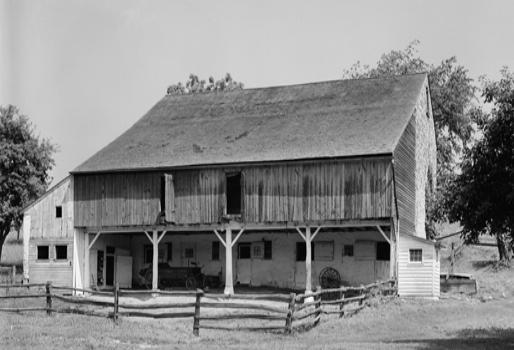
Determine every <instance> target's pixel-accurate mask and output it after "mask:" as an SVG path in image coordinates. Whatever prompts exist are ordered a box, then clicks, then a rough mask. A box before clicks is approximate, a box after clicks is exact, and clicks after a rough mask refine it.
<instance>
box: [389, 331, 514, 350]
mask: <svg viewBox="0 0 514 350" xmlns="http://www.w3.org/2000/svg"><path fill="white" fill-rule="evenodd" d="M392 343H393V344H398V345H400V344H402V345H409V344H412V346H413V348H415V349H514V328H505V329H504V328H488V329H483V328H478V329H463V330H461V331H458V332H456V333H455V334H454V337H452V338H446V339H409V340H398V341H393V342H392Z"/></svg>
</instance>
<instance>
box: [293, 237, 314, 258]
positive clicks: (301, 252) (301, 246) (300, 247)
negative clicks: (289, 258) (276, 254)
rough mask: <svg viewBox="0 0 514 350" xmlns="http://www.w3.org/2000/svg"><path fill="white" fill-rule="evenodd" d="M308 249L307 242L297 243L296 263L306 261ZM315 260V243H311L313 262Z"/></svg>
mask: <svg viewBox="0 0 514 350" xmlns="http://www.w3.org/2000/svg"><path fill="white" fill-rule="evenodd" d="M306 257H307V249H306V245H305V242H296V261H305V258H306ZM312 260H314V242H311V261H312Z"/></svg>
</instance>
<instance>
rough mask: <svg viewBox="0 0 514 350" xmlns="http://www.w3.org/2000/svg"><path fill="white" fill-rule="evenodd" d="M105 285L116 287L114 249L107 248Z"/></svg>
mask: <svg viewBox="0 0 514 350" xmlns="http://www.w3.org/2000/svg"><path fill="white" fill-rule="evenodd" d="M105 285H106V286H113V285H114V247H109V246H108V247H107V256H106V257H105Z"/></svg>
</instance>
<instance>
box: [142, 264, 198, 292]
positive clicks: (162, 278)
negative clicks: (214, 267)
mask: <svg viewBox="0 0 514 350" xmlns="http://www.w3.org/2000/svg"><path fill="white" fill-rule="evenodd" d="M158 268H159V275H158V276H159V280H158V283H157V285H158V287H159V288H166V287H186V288H187V289H195V288H196V287H203V285H204V282H205V276H204V274H203V273H202V268H201V267H173V266H169V265H168V264H167V263H159V267H158ZM139 275H140V276H141V277H142V278H143V280H144V284H145V286H146V287H147V288H151V287H152V275H153V273H152V267H151V266H150V267H146V268H144V269H142V270H141V271H140V272H139Z"/></svg>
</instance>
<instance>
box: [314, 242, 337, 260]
mask: <svg viewBox="0 0 514 350" xmlns="http://www.w3.org/2000/svg"><path fill="white" fill-rule="evenodd" d="M315 246H316V254H314V251H313V252H312V256H313V259H312V260H316V261H332V260H334V242H332V241H318V242H316V243H315Z"/></svg>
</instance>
